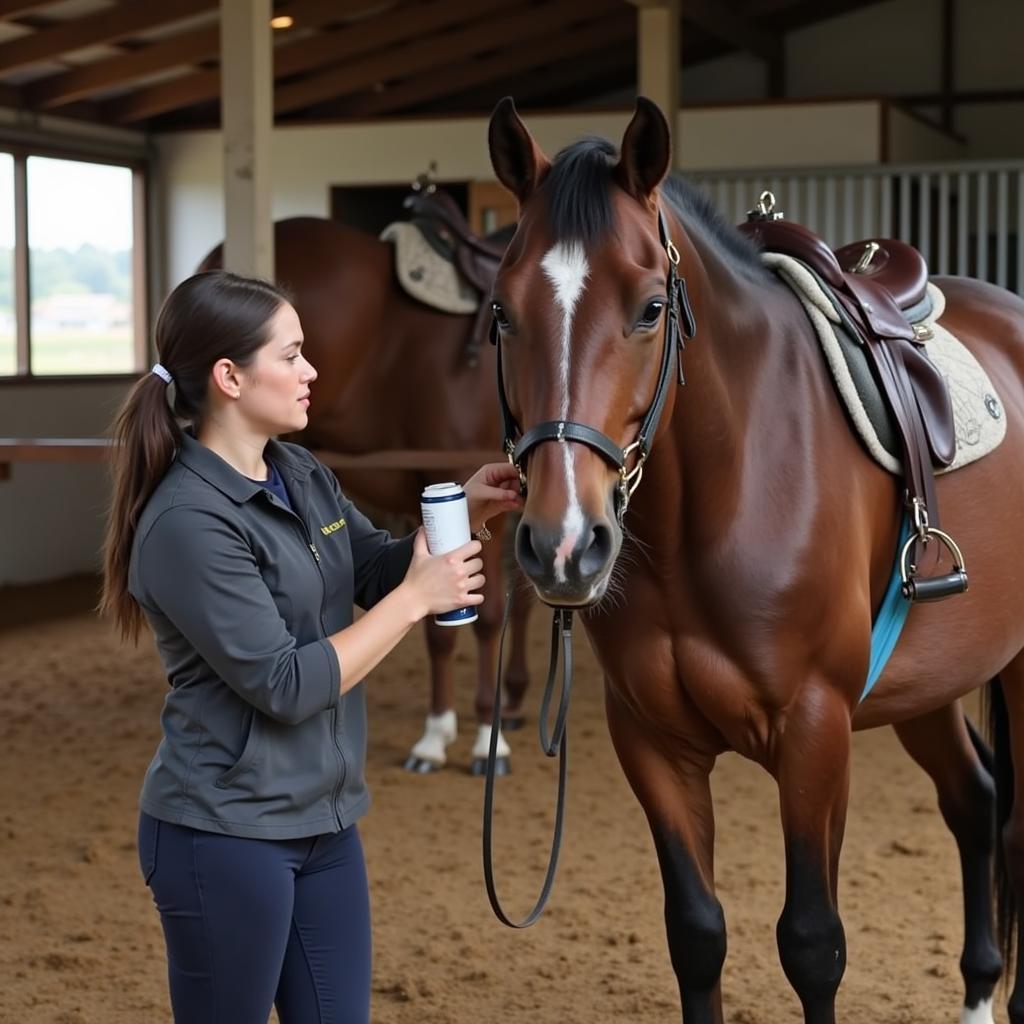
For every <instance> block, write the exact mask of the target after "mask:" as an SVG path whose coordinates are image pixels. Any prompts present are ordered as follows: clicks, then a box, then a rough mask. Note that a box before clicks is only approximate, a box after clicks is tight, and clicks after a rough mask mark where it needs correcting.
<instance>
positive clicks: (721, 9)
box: [682, 0, 783, 62]
mask: <svg viewBox="0 0 1024 1024" xmlns="http://www.w3.org/2000/svg"><path fill="white" fill-rule="evenodd" d="M682 9H683V17H684V18H686V19H687V20H689V21H692V22H693V23H694V24H695V25H699V26H700V27H701V28H702V29H704V30H705V31H706V32H709V33H710V34H711V35H713V36H717V37H718V38H719V39H722V40H723V41H724V42H727V43H730V44H731V45H733V46H735V47H737V48H738V49H741V50H747V51H748V52H750V53H752V54H754V55H755V56H757V57H761V58H763V59H764V60H766V61H769V62H772V61H778V60H781V59H782V51H783V46H782V36H781V35H780V34H779V33H778V32H772V31H770V30H768V29H765V28H761V27H760V26H759V25H757V24H755V23H754V22H753V21H751V19H750V18H749V17H744V16H743V15H741V14H738V13H737V12H736V10H735V9H734V8H732V7H730V6H729V5H728V4H726V3H723V0H682Z"/></svg>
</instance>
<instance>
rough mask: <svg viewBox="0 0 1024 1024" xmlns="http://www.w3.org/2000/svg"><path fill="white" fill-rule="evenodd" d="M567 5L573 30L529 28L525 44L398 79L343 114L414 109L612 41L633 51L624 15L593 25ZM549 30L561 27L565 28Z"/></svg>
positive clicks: (615, 15)
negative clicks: (573, 13) (530, 30)
mask: <svg viewBox="0 0 1024 1024" xmlns="http://www.w3.org/2000/svg"><path fill="white" fill-rule="evenodd" d="M566 6H567V7H573V8H574V9H575V11H576V12H577V13H576V16H575V19H574V20H575V21H576V22H578V23H576V24H574V25H573V27H572V31H571V32H564V33H563V32H554V31H553V29H552V26H550V25H542V24H536V25H535V26H533V25H532V26H531V29H533V32H531V35H530V36H529V37H527V39H526V42H527V43H528V45H524V46H521V47H511V48H509V49H506V50H502V51H501V52H499V53H495V54H490V55H487V56H484V57H477V58H475V59H467V60H462V61H459V62H458V63H457V64H455V65H454V66H451V67H447V68H445V70H444V71H439V70H437V69H432V70H430V71H427V72H424V73H422V74H418V75H412V76H410V77H409V78H403V79H402V81H401V82H399V83H398V84H397V85H396V86H394V87H393V88H389V89H385V90H384V91H383V92H381V93H373V94H371V95H369V96H367V97H364V98H363V99H361V100H356V101H354V102H353V103H352V104H351V108H350V109H348V110H347V112H348V113H349V114H351V115H352V116H355V117H362V116H370V115H374V114H386V113H390V112H392V111H395V110H401V109H403V108H407V107H414V106H416V105H417V104H418V103H421V102H428V101H430V100H433V99H436V98H438V97H439V96H445V95H447V94H450V93H453V92H457V91H461V90H465V89H469V88H471V87H473V86H479V85H484V84H486V83H488V82H493V81H495V80H496V79H500V78H502V77H505V76H507V75H512V74H514V73H516V72H520V73H521V72H525V71H529V70H531V69H533V68H537V67H543V66H544V65H545V64H548V63H551V62H554V61H565V62H570V61H573V60H574V58H576V57H577V56H579V55H581V54H585V53H588V52H589V51H591V50H594V49H601V48H604V47H606V46H608V45H609V44H611V43H614V42H615V41H616V40H618V41H621V43H622V48H623V49H624V50H626V49H628V50H630V51H632V49H633V48H634V45H635V44H634V43H633V40H632V37H631V34H630V28H631V26H632V24H633V19H632V18H631V17H630V16H629V15H628V13H624V12H616V13H614V14H612V15H606V16H605V17H604V18H599V19H597V20H594V19H592V18H591V19H589V20H587V19H586V16H585V15H584V17H582V18H581V17H580V16H579V13H578V12H579V5H578V4H568V5H566ZM554 27H555V28H564V27H565V24H564V23H563V25H560V26H554ZM534 33H535V34H534Z"/></svg>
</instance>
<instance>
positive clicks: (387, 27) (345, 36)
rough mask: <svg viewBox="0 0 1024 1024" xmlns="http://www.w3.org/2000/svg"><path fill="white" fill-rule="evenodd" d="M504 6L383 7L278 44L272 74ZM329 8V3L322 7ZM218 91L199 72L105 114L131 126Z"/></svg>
mask: <svg viewBox="0 0 1024 1024" xmlns="http://www.w3.org/2000/svg"><path fill="white" fill-rule="evenodd" d="M318 2H323V0H318ZM375 6H376V5H375ZM507 6H508V0H429V2H427V3H418V4H416V5H415V6H411V5H406V6H403V7H401V8H400V10H399V11H398V12H397V14H396V12H395V11H394V10H389V11H384V12H383V13H381V14H380V15H377V16H374V17H368V18H366V19H365V20H362V21H358V22H355V23H354V24H352V25H350V26H348V27H346V28H345V29H344V30H342V31H338V32H325V33H323V34H321V35H319V36H313V37H312V38H310V39H303V40H300V41H298V42H294V43H284V44H282V45H281V46H278V47H276V48H275V50H274V77H275V79H277V78H283V77H286V76H288V75H294V74H298V73H300V72H303V71H308V70H311V69H313V68H318V67H323V66H324V65H337V64H343V63H344V62H346V61H349V60H352V59H353V58H355V57H359V56H361V55H364V54H367V53H371V52H373V51H375V50H380V51H382V52H386V49H387V47H389V46H392V45H394V44H395V43H400V42H402V41H404V40H407V39H410V38H415V37H416V36H420V35H426V34H428V33H430V32H433V31H437V30H439V29H443V28H446V27H449V26H451V25H457V24H460V23H461V22H463V21H465V20H466V19H467V18H474V17H477V16H479V17H483V16H484V15H486V14H488V13H489V12H491V11H494V10H498V9H500V8H502V7H507ZM297 7H298V5H297V4H292V5H291V6H290V7H289V8H288V13H293V9H294V8H297ZM360 7H361V8H366V9H369V8H370V4H369V2H364V3H362V4H360ZM331 9H332V7H331V5H330V4H327V5H326V7H325V10H331ZM338 9H339V5H338V4H337V2H336V0H335V2H334V4H333V11H334V20H337V14H338ZM351 10H352V5H351V4H349V5H346V8H345V13H346V14H350V13H351ZM293 16H294V14H293ZM300 24H301V23H300ZM219 95H220V72H219V71H199V72H196V73H195V74H191V75H187V76H183V77H181V78H177V79H174V80H173V81H171V82H167V83H160V84H159V85H154V86H151V87H149V88H145V89H140V90H138V91H137V92H135V93H133V94H132V95H131V96H126V97H124V98H119V99H117V100H112V101H111V102H110V104H107V105H105V107H104V116H105V117H108V118H109V119H110V120H111V121H113V122H115V123H117V124H131V123H133V122H137V121H143V120H145V119H146V118H148V117H153V116H155V115H157V114H163V113H166V112H167V111H170V110H177V109H179V108H182V107H187V106H191V105H193V104H196V103H202V102H204V101H206V100H214V99H217V97H218V96H219Z"/></svg>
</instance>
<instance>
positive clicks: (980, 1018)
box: [960, 999, 994, 1024]
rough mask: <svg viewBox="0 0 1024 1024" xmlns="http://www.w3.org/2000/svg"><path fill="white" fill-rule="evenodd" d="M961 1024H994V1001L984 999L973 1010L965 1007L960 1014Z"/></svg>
mask: <svg viewBox="0 0 1024 1024" xmlns="http://www.w3.org/2000/svg"><path fill="white" fill-rule="evenodd" d="M960 1024H994V1020H993V1018H992V1000H991V999H982V1001H981V1002H980V1003H978V1005H977V1006H976V1007H975V1008H974V1009H973V1010H970V1009H968V1008H967V1007H966V1006H965V1007H964V1008H963V1012H962V1013H961V1014H960Z"/></svg>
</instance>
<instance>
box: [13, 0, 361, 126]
mask: <svg viewBox="0 0 1024 1024" xmlns="http://www.w3.org/2000/svg"><path fill="white" fill-rule="evenodd" d="M379 7H380V0H362V2H361V3H354V2H352V3H349V4H347V5H346V7H345V16H346V17H348V18H353V17H357V16H359V15H360V14H362V13H363V12H365V11H369V10H373V9H375V8H379ZM288 13H289V14H290V15H291V16H292V17H293V18H295V20H296V23H297V24H298V25H299V26H301V27H302V28H304V29H317V28H321V27H322V26H324V25H327V24H331V23H332V22H336V21H338V2H337V0H296V2H295V3H292V4H290V5H289V7H288ZM219 55H220V26H219V25H210V26H207V27H206V28H200V29H195V30H193V31H191V32H182V33H180V34H178V35H176V36H171V37H170V38H168V39H161V40H160V41H158V42H155V43H152V44H151V45H149V46H145V47H142V48H140V49H138V50H133V51H132V52H131V53H125V54H119V55H118V56H116V57H109V58H107V59H106V60H98V61H95V62H94V63H92V64H86V65H85V66H84V67H78V68H73V69H72V70H70V71H65V72H62V73H60V74H57V75H51V76H49V77H48V78H44V79H41V80H39V81H37V82H33V83H31V85H29V86H26V87H25V89H24V93H25V102H26V103H27V105H28V106H30V107H34V108H36V109H41V110H47V109H51V108H53V107H58V106H61V105H62V104H64V103H70V102H72V101H73V100H76V99H82V98H84V97H88V96H91V95H94V94H95V93H97V92H102V91H103V90H105V89H111V88H114V87H116V86H119V85H124V84H126V83H129V82H132V81H135V80H137V79H139V78H144V77H145V76H146V75H151V74H153V73H154V72H156V71H163V70H165V69H167V68H173V67H178V66H188V65H190V64H196V63H198V62H199V61H203V60H210V59H215V58H217V57H218V56H219Z"/></svg>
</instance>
